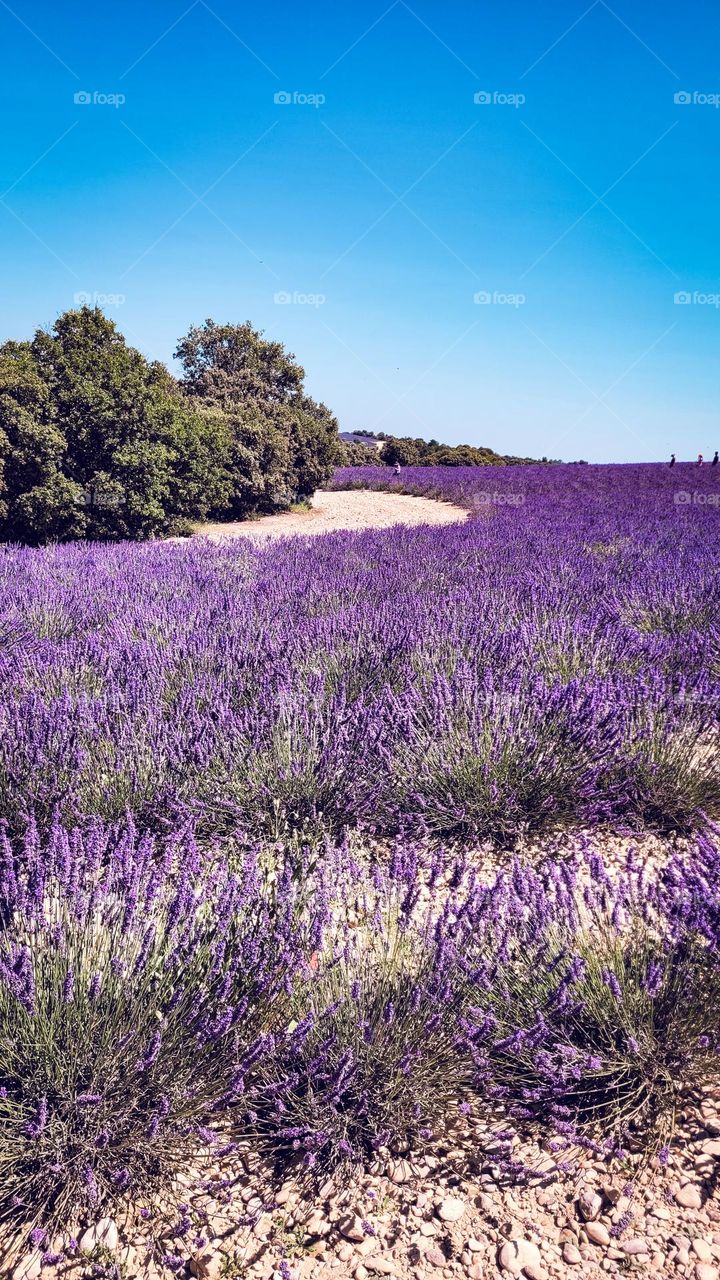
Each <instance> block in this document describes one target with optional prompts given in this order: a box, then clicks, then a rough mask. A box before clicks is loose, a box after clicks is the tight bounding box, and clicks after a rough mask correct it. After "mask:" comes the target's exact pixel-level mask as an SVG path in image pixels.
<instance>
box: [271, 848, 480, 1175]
mask: <svg viewBox="0 0 720 1280" xmlns="http://www.w3.org/2000/svg"><path fill="white" fill-rule="evenodd" d="M329 879H330V883H333V884H335V885H338V884H339V885H340V886H341V887H340V889H339V890H338V889H337V888H336V890H335V893H334V896H333V898H332V899H331V900H330V903H329V908H330V918H331V925H330V928H329V929H328V933H327V935H326V943H325V947H324V948H323V950H322V951H321V952H320V953H319V954H318V955H317V956H316V957H315V969H314V972H313V973H312V975H311V977H310V978H309V980H308V981H306V982H304V983H302V984H300V985H299V986H298V988H297V990H296V997H295V1016H294V1019H293V1022H292V1023H291V1026H290V1028H289V1031H288V1033H287V1035H286V1036H285V1037H283V1038H278V1040H277V1044H276V1049H277V1051H276V1056H275V1058H274V1059H269V1060H267V1062H266V1064H265V1066H266V1067H267V1068H268V1070H269V1076H268V1079H267V1080H266V1083H265V1086H264V1088H263V1087H261V1088H260V1091H259V1094H258V1097H257V1098H256V1099H255V1100H254V1103H253V1105H254V1107H255V1110H256V1112H257V1114H258V1130H257V1132H258V1139H259V1141H260V1142H261V1143H262V1144H263V1145H264V1146H265V1147H266V1149H267V1150H268V1151H269V1152H270V1153H271V1154H272V1155H273V1156H274V1157H275V1158H278V1157H280V1158H283V1157H284V1158H285V1159H286V1160H287V1159H290V1160H293V1159H295V1160H297V1159H298V1158H300V1159H301V1160H302V1164H303V1166H304V1168H305V1169H311V1170H312V1169H314V1170H316V1171H317V1172H318V1173H319V1174H320V1175H321V1176H322V1177H325V1176H327V1174H328V1173H337V1172H339V1171H341V1170H343V1169H347V1168H349V1167H351V1166H353V1165H355V1166H357V1165H362V1164H363V1163H366V1162H367V1161H368V1160H371V1159H372V1158H373V1156H374V1154H375V1153H377V1151H378V1149H379V1148H384V1147H387V1148H390V1149H391V1150H394V1151H396V1152H397V1151H398V1150H405V1149H407V1146H408V1144H410V1145H412V1146H414V1147H417V1146H418V1145H420V1146H422V1145H423V1144H426V1143H427V1141H428V1140H429V1139H430V1138H432V1137H437V1136H438V1134H439V1133H441V1132H442V1131H443V1130H444V1128H445V1127H446V1126H447V1124H448V1123H449V1122H450V1121H451V1119H452V1117H453V1116H454V1115H456V1114H457V1109H458V1107H459V1106H460V1105H461V1103H462V1100H463V1097H464V1094H465V1092H466V1090H467V1088H468V1087H469V1085H470V1073H469V1070H468V1059H467V1057H466V1056H463V1055H462V1054H461V1053H459V1052H458V1034H457V1014H458V1008H457V997H458V989H457V987H456V984H455V982H454V977H455V964H454V960H453V944H452V939H451V929H450V927H449V926H450V921H451V919H452V914H453V902H454V895H453V893H452V890H451V889H450V888H449V884H448V876H447V873H445V872H444V871H443V865H442V858H441V857H440V856H436V857H435V859H434V860H428V859H427V858H426V857H424V856H423V855H422V854H420V853H419V852H418V850H417V848H413V847H411V846H408V845H407V844H404V843H403V844H396V846H395V848H394V851H393V855H392V857H391V859H390V863H389V866H388V867H387V868H381V867H380V866H378V865H377V864H375V865H373V866H371V867H370V868H367V867H365V868H363V867H360V866H358V865H357V864H356V863H354V862H353V861H352V860H351V861H350V862H349V864H345V865H344V866H343V865H340V866H338V869H337V874H336V875H332V876H330V877H329ZM441 885H442V887H441Z"/></svg>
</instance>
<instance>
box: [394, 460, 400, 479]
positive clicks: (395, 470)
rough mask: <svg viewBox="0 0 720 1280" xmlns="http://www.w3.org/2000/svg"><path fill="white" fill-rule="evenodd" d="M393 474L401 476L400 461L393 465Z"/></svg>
mask: <svg viewBox="0 0 720 1280" xmlns="http://www.w3.org/2000/svg"><path fill="white" fill-rule="evenodd" d="M393 475H394V476H399V475H400V463H399V462H396V463H395V466H394V467H393Z"/></svg>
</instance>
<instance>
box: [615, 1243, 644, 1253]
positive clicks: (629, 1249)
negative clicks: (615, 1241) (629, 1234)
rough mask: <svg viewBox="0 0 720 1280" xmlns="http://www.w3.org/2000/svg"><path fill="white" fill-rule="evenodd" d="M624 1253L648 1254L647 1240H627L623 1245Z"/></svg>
mask: <svg viewBox="0 0 720 1280" xmlns="http://www.w3.org/2000/svg"><path fill="white" fill-rule="evenodd" d="M620 1248H621V1249H622V1251H623V1253H629V1254H634V1253H648V1252H649V1251H648V1247H647V1241H645V1240H626V1241H624V1242H623V1243H622V1244H621V1245H620Z"/></svg>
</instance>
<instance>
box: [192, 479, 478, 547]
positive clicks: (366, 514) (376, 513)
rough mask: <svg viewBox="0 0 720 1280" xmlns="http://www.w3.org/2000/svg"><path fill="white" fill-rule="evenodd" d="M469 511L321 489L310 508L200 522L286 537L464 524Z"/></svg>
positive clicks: (227, 533)
mask: <svg viewBox="0 0 720 1280" xmlns="http://www.w3.org/2000/svg"><path fill="white" fill-rule="evenodd" d="M467 514H468V513H467V511H464V510H463V508H462V507H456V506H454V505H453V503H451V502H436V501H435V499H434V498H414V497H410V496H409V495H407V494H404V493H376V492H374V491H372V490H370V489H341V490H338V491H336V492H332V491H330V490H327V489H318V491H317V493H316V494H315V496H314V498H313V499H312V505H311V509H310V510H309V511H287V512H283V513H282V515H275V516H262V517H261V518H260V519H259V520H239V521H235V522H230V523H227V524H203V525H199V526H198V529H197V533H198V534H199V535H200V536H202V537H205V538H212V539H213V540H215V541H218V540H220V539H222V538H252V539H263V540H264V539H265V538H283V537H287V536H288V535H290V534H298V533H300V534H308V533H312V534H315V533H334V532H336V531H337V530H339V529H389V528H390V527H391V526H392V525H396V524H458V523H460V522H462V521H464V520H466V519H467Z"/></svg>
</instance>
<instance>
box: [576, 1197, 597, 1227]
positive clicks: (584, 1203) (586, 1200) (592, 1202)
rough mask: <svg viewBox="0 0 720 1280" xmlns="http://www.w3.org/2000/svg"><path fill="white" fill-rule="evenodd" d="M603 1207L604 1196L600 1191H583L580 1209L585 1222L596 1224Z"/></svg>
mask: <svg viewBox="0 0 720 1280" xmlns="http://www.w3.org/2000/svg"><path fill="white" fill-rule="evenodd" d="M602 1206H603V1200H602V1196H601V1195H600V1193H599V1192H598V1191H583V1192H581V1194H580V1196H579V1197H578V1207H579V1209H580V1213H581V1215H582V1217H583V1218H584V1220H585V1222H594V1221H595V1219H596V1218H599V1217H600V1213H601V1210H602Z"/></svg>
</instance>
